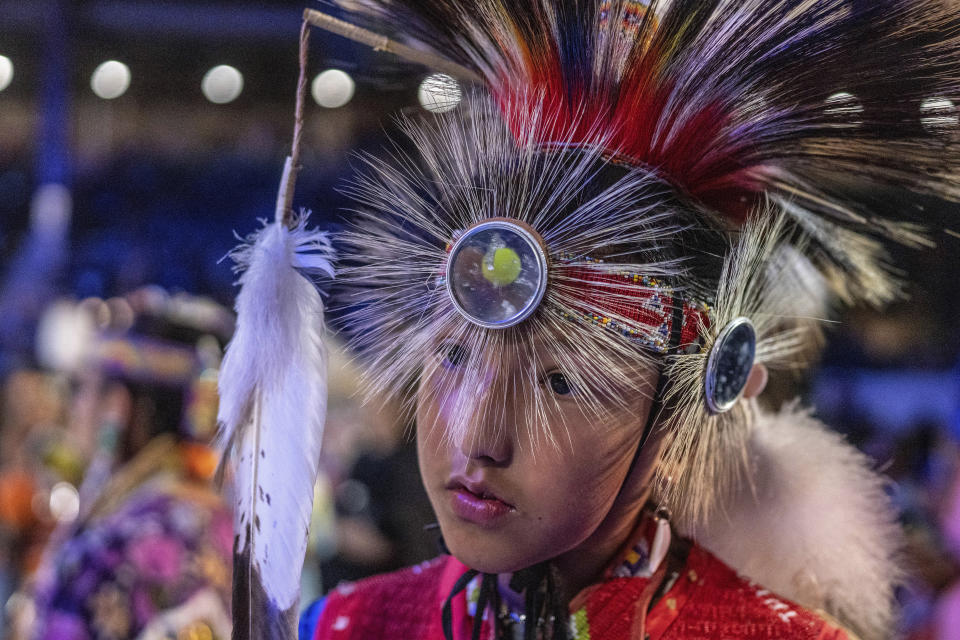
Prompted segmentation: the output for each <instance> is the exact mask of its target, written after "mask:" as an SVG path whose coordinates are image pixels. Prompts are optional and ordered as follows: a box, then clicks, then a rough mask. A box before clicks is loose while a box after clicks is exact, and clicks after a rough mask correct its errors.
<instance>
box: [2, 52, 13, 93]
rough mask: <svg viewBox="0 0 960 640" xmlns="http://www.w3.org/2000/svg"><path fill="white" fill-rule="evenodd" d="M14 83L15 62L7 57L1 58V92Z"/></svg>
mask: <svg viewBox="0 0 960 640" xmlns="http://www.w3.org/2000/svg"><path fill="white" fill-rule="evenodd" d="M12 81H13V62H11V61H10V58H8V57H7V56H0V91H3V90H4V89H6V88H7V87H9V86H10V83H11V82H12Z"/></svg>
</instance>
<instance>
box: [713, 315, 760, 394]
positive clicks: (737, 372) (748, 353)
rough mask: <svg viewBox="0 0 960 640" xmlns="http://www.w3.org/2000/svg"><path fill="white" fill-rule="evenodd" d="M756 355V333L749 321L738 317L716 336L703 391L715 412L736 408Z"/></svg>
mask: <svg viewBox="0 0 960 640" xmlns="http://www.w3.org/2000/svg"><path fill="white" fill-rule="evenodd" d="M756 355H757V332H756V329H754V327H753V323H752V322H750V320H749V318H742V317H741V318H737V319H736V320H733V321H732V322H730V323H729V324H727V326H725V327H724V328H723V330H722V331H721V332H720V335H719V336H717V339H716V341H715V342H714V343H713V348H712V349H711V350H710V355H709V357H708V358H707V377H706V381H705V389H704V392H705V394H706V399H707V407H708V408H709V409H710V411H711V412H713V413H723V412H725V411H729V410H730V409H731V408H733V405H735V404H736V403H737V400H739V399H740V396H741V395H743V390H744V388H745V387H746V386H747V380H748V379H749V378H750V371H751V370H752V369H753V363H754V359H755V358H756Z"/></svg>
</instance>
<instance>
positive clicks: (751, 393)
mask: <svg viewBox="0 0 960 640" xmlns="http://www.w3.org/2000/svg"><path fill="white" fill-rule="evenodd" d="M768 378H769V375H768V373H767V367H766V366H764V365H762V364H760V363H759V362H758V363H756V364H754V365H753V368H752V369H750V376H749V377H748V378H747V384H746V386H744V388H743V397H744V398H756V397H757V396H758V395H760V394H761V393H763V390H764V389H765V388H766V386H767V379H768Z"/></svg>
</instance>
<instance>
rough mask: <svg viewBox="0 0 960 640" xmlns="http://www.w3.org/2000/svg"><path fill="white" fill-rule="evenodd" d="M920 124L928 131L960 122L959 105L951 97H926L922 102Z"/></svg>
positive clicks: (939, 129) (945, 127)
mask: <svg viewBox="0 0 960 640" xmlns="http://www.w3.org/2000/svg"><path fill="white" fill-rule="evenodd" d="M920 115H921V117H920V124H922V125H923V126H924V128H926V129H927V130H928V131H941V130H943V129H950V128H953V127H956V126H957V124H958V123H960V116H958V114H957V106H956V105H955V104H954V103H953V100H950V99H949V98H926V99H925V100H924V101H923V102H921V103H920Z"/></svg>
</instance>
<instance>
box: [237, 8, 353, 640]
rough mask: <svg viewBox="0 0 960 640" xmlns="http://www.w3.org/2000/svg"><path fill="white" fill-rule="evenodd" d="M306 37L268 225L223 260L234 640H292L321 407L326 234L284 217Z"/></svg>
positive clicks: (329, 271)
mask: <svg viewBox="0 0 960 640" xmlns="http://www.w3.org/2000/svg"><path fill="white" fill-rule="evenodd" d="M307 44H308V30H307V27H306V25H304V27H303V29H302V31H301V39H300V82H299V88H298V96H297V111H296V114H297V116H296V128H295V132H294V143H293V151H292V153H291V155H290V157H288V158H287V160H286V163H285V165H284V171H283V178H282V180H281V184H280V193H279V195H278V199H277V210H276V217H275V219H274V221H273V222H272V223H269V224H267V223H264V226H263V228H262V229H260V230H259V231H257V232H256V233H254V234H252V235H251V236H249V237H248V238H247V239H246V241H245V243H244V244H242V245H240V246H239V247H237V248H236V249H235V250H234V251H233V252H232V253H231V254H230V255H231V257H232V258H233V260H234V261H235V263H236V266H235V270H236V271H237V272H239V273H241V276H240V285H241V289H240V293H239V294H238V295H237V302H236V311H237V329H236V333H235V334H234V337H233V340H232V341H231V342H230V344H229V346H228V348H227V352H226V356H225V358H224V361H223V366H222V369H221V372H220V409H219V414H218V420H219V422H220V433H219V435H218V440H219V443H220V445H221V447H222V450H223V452H224V457H223V459H224V460H227V459H229V461H230V463H231V466H232V469H233V474H232V476H233V492H234V498H235V513H234V536H235V537H234V576H233V618H234V623H233V638H234V639H235V640H240V639H243V640H266V639H269V640H275V639H279V640H283V639H293V638H296V621H297V615H298V613H299V612H298V606H297V605H298V602H299V596H300V567H302V565H303V559H304V554H305V553H306V547H307V533H308V528H309V523H310V513H311V508H312V501H311V499H312V496H313V487H314V484H315V483H316V480H317V474H318V471H319V463H320V445H321V441H322V436H323V424H324V418H325V414H326V402H327V351H326V347H325V346H324V342H323V332H324V322H323V314H324V303H323V299H322V298H321V295H320V293H319V291H318V290H317V288H316V287H315V285H314V283H313V282H312V281H311V279H310V276H311V275H320V274H323V275H326V276H330V277H333V274H334V273H333V267H332V265H331V263H332V259H333V252H332V249H331V246H330V242H329V239H328V238H327V236H326V234H324V233H321V232H318V231H316V230H311V229H308V228H307V218H308V214H302V215H301V216H296V215H294V214H293V213H292V211H291V210H290V203H291V201H292V197H293V190H294V182H295V176H296V170H297V163H298V156H299V147H300V135H301V131H302V120H303V119H302V113H303V96H304V88H305V84H306V73H305V68H306V56H307Z"/></svg>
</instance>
